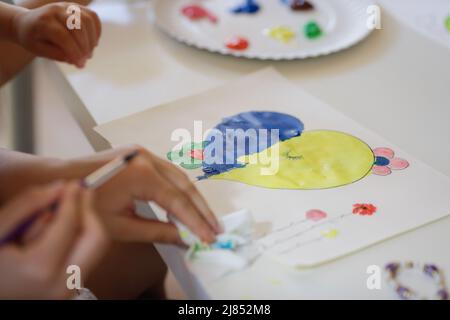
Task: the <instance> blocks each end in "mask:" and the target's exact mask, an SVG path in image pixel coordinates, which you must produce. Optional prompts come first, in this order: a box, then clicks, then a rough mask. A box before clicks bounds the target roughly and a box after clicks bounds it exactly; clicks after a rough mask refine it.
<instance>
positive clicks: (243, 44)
mask: <svg viewBox="0 0 450 320" xmlns="http://www.w3.org/2000/svg"><path fill="white" fill-rule="evenodd" d="M225 45H226V46H227V48H228V49H231V50H239V51H243V50H246V49H247V48H248V46H249V42H248V40H247V39H245V38H243V37H233V38H230V39H229V40H228V41H227V42H226V43H225Z"/></svg>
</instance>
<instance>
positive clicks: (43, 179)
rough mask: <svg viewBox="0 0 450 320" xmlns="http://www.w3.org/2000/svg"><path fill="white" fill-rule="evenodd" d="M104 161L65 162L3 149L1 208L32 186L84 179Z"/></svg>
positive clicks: (0, 183) (1, 159)
mask: <svg viewBox="0 0 450 320" xmlns="http://www.w3.org/2000/svg"><path fill="white" fill-rule="evenodd" d="M103 163H104V161H102V160H101V159H99V160H96V159H95V158H93V159H92V160H91V161H81V160H71V161H65V160H60V159H53V158H44V157H38V156H33V155H29V154H24V153H20V152H15V151H10V150H6V149H0V205H2V204H4V203H5V202H6V201H8V200H9V199H11V198H12V197H14V196H15V195H18V194H19V193H21V192H23V191H24V190H25V189H27V188H30V187H32V186H36V185H41V184H47V183H50V182H52V181H56V180H65V179H81V178H83V177H84V176H86V175H87V174H89V173H90V172H92V171H94V170H95V169H96V168H98V167H100V166H101V165H102V164H103Z"/></svg>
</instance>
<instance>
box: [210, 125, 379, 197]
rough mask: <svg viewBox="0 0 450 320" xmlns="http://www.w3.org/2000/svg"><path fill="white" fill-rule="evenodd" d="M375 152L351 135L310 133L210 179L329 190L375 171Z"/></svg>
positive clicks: (258, 154)
mask: <svg viewBox="0 0 450 320" xmlns="http://www.w3.org/2000/svg"><path fill="white" fill-rule="evenodd" d="M374 160H375V157H374V154H373V152H372V149H371V148H370V147H369V146H368V145H367V144H366V143H364V142H363V141H361V140H360V139H358V138H356V137H354V136H351V135H349V134H346V133H343V132H338V131H329V130H317V131H306V132H303V133H302V135H301V136H299V137H294V138H291V139H288V140H285V141H282V142H279V143H277V144H274V145H273V146H271V147H270V148H268V149H266V150H263V151H261V152H259V153H255V154H252V155H249V156H243V157H240V158H239V159H238V161H239V162H241V163H243V164H246V165H245V167H243V168H236V169H233V170H230V171H228V172H224V173H222V174H219V175H215V176H211V177H210V179H224V180H233V181H239V182H243V183H246V184H249V185H254V186H259V187H264V188H272V189H303V190H311V189H326V188H335V187H339V186H344V185H347V184H350V183H353V182H356V181H358V180H360V179H362V178H364V177H365V176H366V175H368V174H369V173H370V171H371V169H372V166H373V163H374Z"/></svg>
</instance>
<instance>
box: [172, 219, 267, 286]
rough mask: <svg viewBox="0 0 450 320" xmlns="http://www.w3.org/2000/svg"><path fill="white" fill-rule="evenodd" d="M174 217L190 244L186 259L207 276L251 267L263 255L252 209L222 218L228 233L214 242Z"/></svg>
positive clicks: (215, 275) (197, 270) (225, 232)
mask: <svg viewBox="0 0 450 320" xmlns="http://www.w3.org/2000/svg"><path fill="white" fill-rule="evenodd" d="M170 220H171V221H172V222H173V223H174V224H175V225H176V227H177V228H178V232H179V233H180V237H181V239H182V240H183V242H184V243H185V244H186V245H187V246H189V249H188V250H187V252H186V256H185V260H186V263H187V265H188V267H189V269H190V270H191V271H192V272H194V273H196V274H199V275H200V276H202V278H204V279H209V280H212V279H215V278H219V277H222V276H224V275H226V274H228V273H231V272H233V271H237V270H241V269H243V268H245V267H247V266H248V265H249V264H251V262H253V261H254V260H255V259H256V258H257V257H258V256H259V250H258V247H257V246H256V244H255V243H254V242H253V239H252V235H253V226H254V221H253V218H252V216H251V214H250V212H249V211H248V210H240V211H237V212H234V213H230V214H228V215H226V216H224V217H223V218H222V219H221V221H220V222H221V224H222V226H223V229H224V233H222V234H220V235H218V236H217V241H216V242H215V243H213V244H210V245H208V244H205V243H203V242H202V241H201V240H200V239H199V238H198V237H197V236H196V235H194V234H193V233H192V232H191V231H190V230H189V229H188V228H187V227H186V226H185V225H183V224H182V223H181V222H180V221H178V220H177V219H176V218H173V217H171V218H170Z"/></svg>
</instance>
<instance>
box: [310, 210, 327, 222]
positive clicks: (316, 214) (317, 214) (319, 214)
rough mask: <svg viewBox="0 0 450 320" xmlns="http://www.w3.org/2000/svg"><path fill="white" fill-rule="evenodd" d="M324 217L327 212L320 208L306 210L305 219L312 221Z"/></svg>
mask: <svg viewBox="0 0 450 320" xmlns="http://www.w3.org/2000/svg"><path fill="white" fill-rule="evenodd" d="M326 217H327V213H326V212H324V211H322V210H318V209H312V210H309V211H307V212H306V219H308V220H312V221H314V222H316V221H319V220H322V219H325V218H326Z"/></svg>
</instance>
